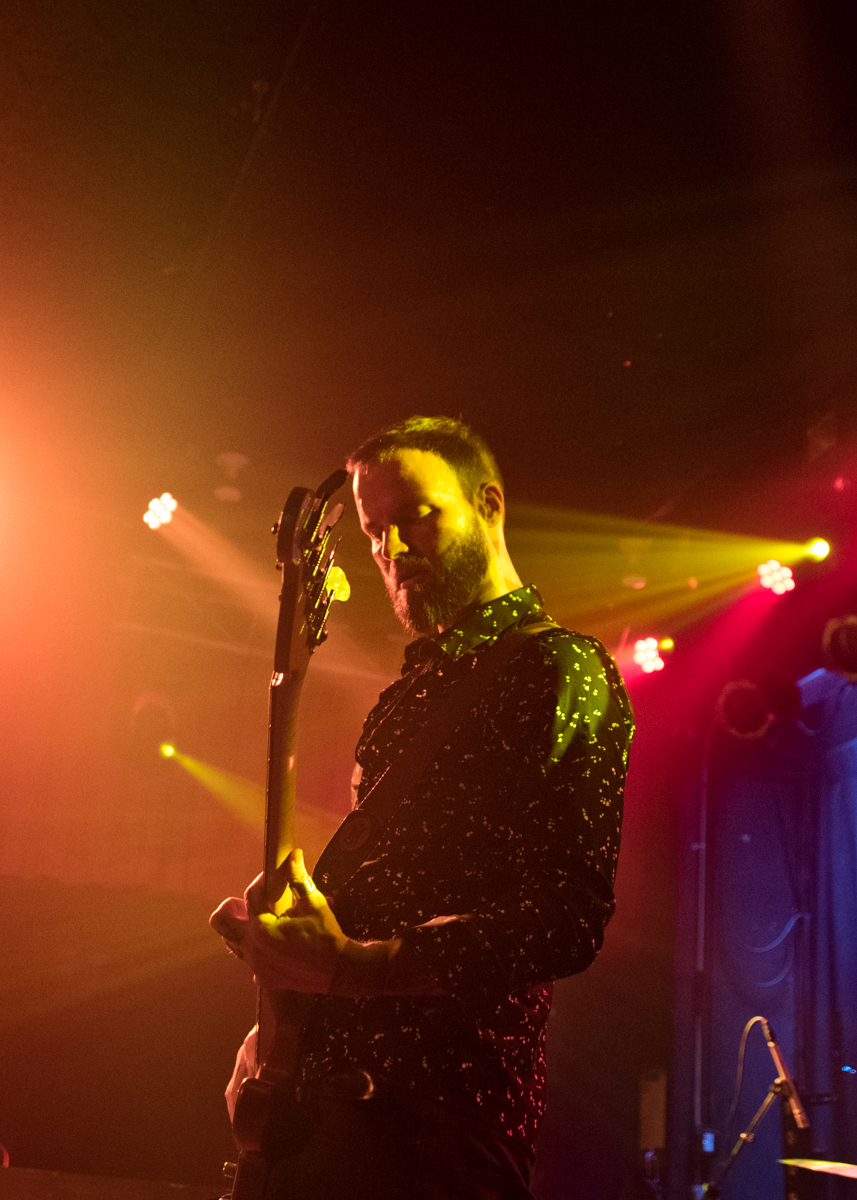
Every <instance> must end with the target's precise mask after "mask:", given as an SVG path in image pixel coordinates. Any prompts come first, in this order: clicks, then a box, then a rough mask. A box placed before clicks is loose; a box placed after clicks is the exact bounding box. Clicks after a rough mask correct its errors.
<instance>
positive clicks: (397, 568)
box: [387, 554, 431, 579]
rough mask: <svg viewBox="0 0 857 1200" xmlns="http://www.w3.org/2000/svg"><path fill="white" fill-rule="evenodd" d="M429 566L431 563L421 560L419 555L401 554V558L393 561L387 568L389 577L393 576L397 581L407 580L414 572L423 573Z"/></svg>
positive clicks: (424, 559)
mask: <svg viewBox="0 0 857 1200" xmlns="http://www.w3.org/2000/svg"><path fill="white" fill-rule="evenodd" d="M430 566H431V561H430V560H429V559H427V558H423V556H422V555H420V554H403V555H402V556H401V558H396V559H394V560H393V561H392V562H391V563H390V566H389V567H388V568H387V573H388V574H389V575H394V576H395V577H396V578H397V579H401V578H407V577H408V575H413V574H414V572H415V571H423V570H425V569H426V568H428V567H430Z"/></svg>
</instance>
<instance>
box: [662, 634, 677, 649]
mask: <svg viewBox="0 0 857 1200" xmlns="http://www.w3.org/2000/svg"><path fill="white" fill-rule="evenodd" d="M674 648H675V642H674V641H673V640H672V638H671V637H665V638H661V640H660V641H659V642H658V649H659V650H672V649H674Z"/></svg>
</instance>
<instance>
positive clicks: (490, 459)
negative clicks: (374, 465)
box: [345, 417, 503, 500]
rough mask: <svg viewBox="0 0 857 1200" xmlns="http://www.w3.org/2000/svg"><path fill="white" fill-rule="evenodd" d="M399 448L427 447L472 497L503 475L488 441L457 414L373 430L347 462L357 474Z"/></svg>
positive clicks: (415, 448)
mask: <svg viewBox="0 0 857 1200" xmlns="http://www.w3.org/2000/svg"><path fill="white" fill-rule="evenodd" d="M397 450H427V451H429V452H430V453H432V454H436V455H437V456H438V458H442V459H443V461H444V462H445V463H447V465H448V466H450V467H452V469H453V471H455V474H456V475H457V477H458V481H459V483H460V484H461V489H462V491H463V492H464V494H465V496H466V497H467V498H468V500H472V499H473V497H474V496H475V495H476V493H477V492H478V491H479V488H480V487H481V486H482V484H483V483H492V482H493V483H499V484H500V486H501V487H502V486H503V477H502V475H501V474H500V468H499V467H498V466H497V460H496V459H495V458H494V455H493V454H492V453H491V451H490V449H489V447H488V444H487V443H486V442H485V441H484V440H483V439H482V438H481V437H480V436H479V434H478V433H474V431H473V430H472V429H471V428H470V427H469V426H468V425H465V424H464V422H463V421H457V420H455V418H454V417H408V419H407V420H406V421H401V422H400V423H399V424H398V425H390V426H388V427H387V428H386V429H382V430H381V431H380V432H379V433H373V434H372V436H371V437H369V438H367V439H366V441H365V442H363V443H362V445H360V446H358V447H357V449H356V450H354V451H352V453H351V454H349V456H348V460H347V462H346V464H345V465H346V466H347V468H348V470H349V472H350V473H351V474H352V475H353V474H354V472H355V471H356V470H357V468H358V467H364V466H366V465H367V464H368V463H370V462H383V461H384V460H385V459H387V458H390V457H391V456H392V455H393V454H395V452H396V451H397Z"/></svg>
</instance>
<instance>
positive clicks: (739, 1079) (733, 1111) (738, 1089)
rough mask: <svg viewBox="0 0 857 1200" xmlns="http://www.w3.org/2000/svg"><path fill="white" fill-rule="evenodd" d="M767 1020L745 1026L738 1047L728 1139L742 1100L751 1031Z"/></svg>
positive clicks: (727, 1128)
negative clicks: (746, 1054) (745, 1062)
mask: <svg viewBox="0 0 857 1200" xmlns="http://www.w3.org/2000/svg"><path fill="white" fill-rule="evenodd" d="M766 1019H767V1018H765V1017H751V1018H750V1020H749V1021H748V1022H747V1024H746V1025H745V1026H744V1032H743V1033H742V1034H741V1043H740V1045H739V1047H738V1072H737V1074H736V1076H735V1094H734V1095H733V1097H732V1104H731V1106H730V1108H729V1116H728V1117H727V1118H726V1126H725V1129H726V1137H727V1138H728V1137H729V1130H730V1128H731V1126H732V1122H733V1121H734V1120H735V1114H736V1112H737V1111H738V1101H739V1100H740V1098H741V1084H742V1083H743V1080H744V1052H745V1050H746V1049H747V1038H748V1037H749V1035H750V1030H751V1029H752V1028H753V1026H754V1025H756V1024H757V1023H758V1024H762V1022H764V1021H765V1020H766Z"/></svg>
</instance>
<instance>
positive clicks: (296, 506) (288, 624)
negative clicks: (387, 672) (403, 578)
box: [273, 470, 351, 674]
mask: <svg viewBox="0 0 857 1200" xmlns="http://www.w3.org/2000/svg"><path fill="white" fill-rule="evenodd" d="M347 479H348V472H347V471H342V470H340V471H335V472H334V473H333V474H332V475H331V476H329V478H327V479H326V480H325V481H324V483H323V484H322V485H321V487H319V488H318V489H317V490H316V491H315V492H311V491H310V490H309V489H308V488H294V489H293V490H292V492H291V494H290V495H289V498H288V500H287V501H286V504H285V507H284V508H283V512H282V515H281V517H280V519H279V521H278V522H277V524H276V525H275V526H274V529H273V532H274V533H275V534H276V535H277V568H278V570H281V571H282V573H283V590H282V594H281V596H280V619H279V624H278V626H277V644H276V648H275V652H274V672H275V674H276V673H278V672H282V673H287V672H295V671H302V670H306V667H307V664H308V663H309V658H310V655H311V654H312V652H313V650H315V648H316V646H318V645H319V644H320V643H321V642H323V641H324V639H325V638H326V637H327V632H326V630H325V625H326V623H327V617H328V614H329V612H330V609H331V606H332V604H333V601H334V600H347V599H348V597H349V595H350V594H351V588H350V587H349V584H348V580H347V579H346V578H345V572H344V571H343V570H342V568H341V567H338V566H337V565H336V564H335V562H334V553H335V550H336V545H335V543H334V542H333V541H332V537H331V534H332V531H333V527H334V526H335V525H336V523H337V521H338V520H339V518H340V517H341V516H342V514H343V512H344V511H345V505H344V504H332V503H331V497H332V496H333V494H334V493H335V492H337V491H339V489H340V488H341V487H342V485H343V484H344V483H345V481H346V480H347Z"/></svg>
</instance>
